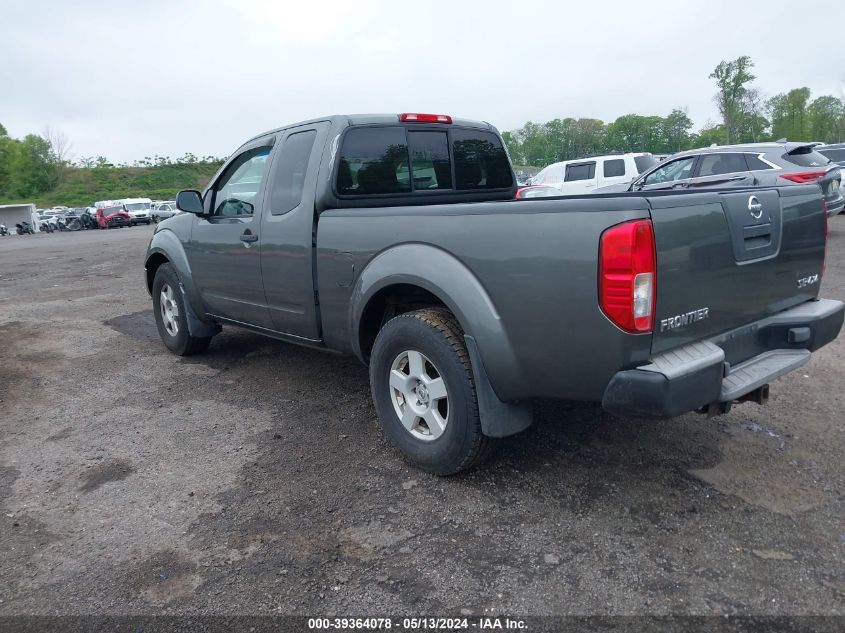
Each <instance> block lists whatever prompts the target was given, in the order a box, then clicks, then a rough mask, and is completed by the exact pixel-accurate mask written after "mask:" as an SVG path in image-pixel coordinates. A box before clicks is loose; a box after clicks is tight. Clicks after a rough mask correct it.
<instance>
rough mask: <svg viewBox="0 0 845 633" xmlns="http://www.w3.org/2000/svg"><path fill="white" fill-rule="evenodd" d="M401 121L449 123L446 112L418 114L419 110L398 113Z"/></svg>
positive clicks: (450, 118)
mask: <svg viewBox="0 0 845 633" xmlns="http://www.w3.org/2000/svg"><path fill="white" fill-rule="evenodd" d="M399 120H400V121H402V122H403V123H451V122H452V117H450V116H449V115H448V114H420V113H419V112H404V113H402V114H400V115H399Z"/></svg>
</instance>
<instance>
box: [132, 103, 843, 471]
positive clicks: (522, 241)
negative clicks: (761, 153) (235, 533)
mask: <svg viewBox="0 0 845 633" xmlns="http://www.w3.org/2000/svg"><path fill="white" fill-rule="evenodd" d="M515 191H516V179H515V178H514V174H513V170H512V168H511V165H510V162H509V160H508V156H507V153H506V151H505V148H504V147H503V144H502V140H501V137H500V136H499V134H498V132H497V131H496V129H495V128H493V127H492V126H490V125H489V124H487V123H481V122H474V121H467V120H462V119H452V118H451V117H449V116H446V115H423V114H401V115H355V116H332V117H326V118H322V119H315V120H313V121H307V122H304V123H297V124H294V125H290V126H287V127H283V128H280V129H277V130H273V131H272V132H268V133H266V134H262V135H260V136H257V137H255V138H253V139H251V140H250V141H248V142H247V143H245V144H244V145H243V146H241V147H240V148H239V149H238V150H237V151H236V152H234V153H233V154H232V156H231V158H229V159H228V161H227V162H226V163H225V164H224V165H223V167H222V168H221V169H220V171H219V172H218V173H217V174H216V175H215V177H214V178H213V179H212V180H211V182H210V184H209V186H208V187H207V189H206V190H205V191H204V192H203V193H200V192H198V191H183V192H181V193H180V194H179V196H178V200H177V205H178V208H179V209H180V210H181V211H184V212H185V213H183V214H181V215H177V216H174V217H172V218H170V219H168V220H165V221H163V222H161V223H160V224H158V225H157V227H156V229H155V233H154V235H153V237H152V240H151V241H150V245H149V248H148V251H147V254H146V260H145V269H146V285H147V288H148V290H149V291H150V293H151V295H152V302H153V310H154V314H155V319H156V323H157V325H158V330H159V333H160V334H161V338H162V340H163V341H164V344H165V345H166V346H167V347H168V348H169V349H170V350H171V351H173V352H174V353H176V354H182V355H187V354H193V353H197V352H201V351H203V350H205V349H206V348H207V347H208V345H209V342H210V341H211V338H212V337H213V336H214V335H215V334H217V333H218V332H219V331H220V329H221V325H222V324H230V325H236V326H240V327H244V328H247V329H249V330H252V331H254V332H258V333H260V334H265V335H267V336H270V337H273V338H277V339H281V340H284V341H290V342H293V343H298V344H302V345H308V346H312V347H315V348H323V349H329V350H335V351H339V352H343V353H349V354H355V355H356V356H357V357H358V358H359V359H361V361H362V362H364V363H366V364H367V365H369V371H370V383H371V389H372V396H373V400H374V403H375V407H376V410H377V411H378V414H379V417H380V418H381V421H382V424H383V426H384V430H385V432H386V434H387V435H388V436H389V437H390V439H391V440H392V441H393V442H394V443H395V445H396V446H397V447H398V448H399V449H400V450H401V451H402V452H403V453H404V455H405V456H406V457H407V458H408V459H409V460H410V461H411V462H413V463H414V464H416V465H417V466H419V467H421V468H423V469H425V470H428V471H430V472H433V473H437V474H441V475H446V474H451V473H456V472H458V471H461V470H463V469H466V468H468V467H470V466H472V465H473V464H475V463H477V462H478V461H479V460H481V459H482V458H483V457H484V456H485V455H487V454H488V453H489V452H490V450H491V448H492V446H493V445H494V443H495V441H496V438H500V437H504V436H507V435H510V434H513V433H517V432H519V431H521V430H523V429H525V428H526V427H527V426H528V425H529V424H531V421H532V407H531V400H532V399H535V398H565V399H574V400H586V401H596V402H601V403H602V405H603V406H604V408H605V409H606V410H608V411H611V412H614V413H618V414H622V415H635V416H645V417H650V418H663V417H672V416H676V415H679V414H682V413H685V412H688V411H700V412H702V413H709V414H717V413H724V412H726V411H727V410H728V409H729V408H730V406H731V405H732V404H733V403H736V402H740V401H744V400H753V401H756V402H758V403H763V402H764V401H765V400H766V397H767V395H768V383H769V382H770V381H772V380H774V379H775V378H777V377H778V376H781V375H783V374H785V373H787V372H789V371H792V370H794V369H796V368H797V367H800V366H801V365H803V364H804V363H806V362H807V360H808V359H809V358H810V354H811V352H813V351H814V350H816V349H818V348H819V347H821V346H823V345H825V344H826V343H829V342H830V341H831V340H833V339H834V338H835V337H836V336H837V335H838V333H839V330H840V328H841V327H842V321H843V314H845V310H843V304H842V303H841V302H839V301H832V300H825V299H819V297H818V294H819V285H820V280H821V276H822V274H823V271H824V260H825V248H826V233H827V216H826V214H825V211H824V205H823V202H822V195H821V190H820V189H819V187H818V185H816V184H810V185H799V186H789V187H772V188H763V189H761V188H756V189H753V190H748V189H720V190H718V191H715V190H714V191H701V190H698V191H683V192H675V191H668V192H632V193H621V194H607V195H592V196H584V197H558V198H538V199H529V200H514V199H513V198H514V193H515ZM279 371H283V367H282V366H281V365H280V367H279Z"/></svg>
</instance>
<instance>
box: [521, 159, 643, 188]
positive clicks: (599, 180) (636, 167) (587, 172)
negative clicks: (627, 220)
mask: <svg viewBox="0 0 845 633" xmlns="http://www.w3.org/2000/svg"><path fill="white" fill-rule="evenodd" d="M656 164H657V161H656V160H655V158H654V156H652V155H651V154H649V153H645V152H641V153H637V154H613V155H610V156H596V157H594V158H582V159H579V160H565V161H563V162H560V163H554V164H552V165H549V166H548V167H545V168H544V169H543V170H542V171H541V172H540V173H539V174H537V175H536V176H534V177H533V178H532V179H531V184H532V185H546V186H549V187H557V188H558V189H560V190H561V193H562V194H563V195H565V196H570V195H571V196H575V195H580V194H584V193H592V192H593V191H595V190H596V189H597V188H598V187H606V186H608V185H618V184H623V183H628V182H631V181H632V180H633V179H634V178H636V177H637V176H638V175H639V174H641V173H642V172H644V171H645V170H646V169H649V168H651V167H653V166H654V165H656Z"/></svg>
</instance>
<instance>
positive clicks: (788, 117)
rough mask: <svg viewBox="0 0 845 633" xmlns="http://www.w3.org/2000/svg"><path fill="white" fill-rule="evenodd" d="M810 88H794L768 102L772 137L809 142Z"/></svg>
mask: <svg viewBox="0 0 845 633" xmlns="http://www.w3.org/2000/svg"><path fill="white" fill-rule="evenodd" d="M809 101H810V89H809V88H794V89H792V90H790V91H789V92H787V93H786V94H784V93H781V94H778V95H775V96H774V97H772V98H771V99H769V101H768V102H767V104H768V107H769V112H770V116H771V119H772V137H774V138H776V139H779V138H785V139H788V140H790V141H805V140H809V135H810V126H809V117H808V116H807V103H808V102H809Z"/></svg>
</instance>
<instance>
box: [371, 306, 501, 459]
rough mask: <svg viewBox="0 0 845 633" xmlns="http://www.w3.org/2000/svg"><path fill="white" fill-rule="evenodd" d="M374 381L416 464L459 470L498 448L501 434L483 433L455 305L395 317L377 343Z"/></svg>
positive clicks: (384, 416) (386, 423)
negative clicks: (451, 310) (449, 308)
mask: <svg viewBox="0 0 845 633" xmlns="http://www.w3.org/2000/svg"><path fill="white" fill-rule="evenodd" d="M370 386H371V389H372V394H373V401H374V402H375V405H376V409H377V411H378V414H379V417H380V418H381V422H382V425H383V427H384V430H385V433H387V435H388V437H389V438H390V439H391V441H392V442H393V443H394V444H395V445H396V446H397V447H398V448H399V449H400V450H401V451H402V453H403V454H404V455H405V457H406V458H407V459H408V460H409V461H410V462H411V463H413V464H414V465H415V466H418V467H419V468H422V469H423V470H427V471H428V472H431V473H434V474H437V475H452V474H455V473H458V472H460V471H462V470H466V469H468V468H471V467H473V466H475V465H476V464H477V463H479V462H480V461H482V460H483V459H484V458H485V457H486V456H487V455H488V454H489V453H490V452H491V451H492V449H493V447H494V442H495V441H494V439H493V438H490V437H487V436H485V435H484V434H483V433H482V432H481V420H480V418H479V415H478V401H477V399H476V393H475V384H474V382H473V377H472V368H471V367H470V362H469V355H468V354H467V349H466V345H465V344H464V339H463V332H462V331H461V328H460V326H459V325H458V323H457V321H456V320H455V318H454V317H453V316H452V314H451V313H449V312H448V311H447V310H444V309H441V308H427V309H423V310H416V311H414V312H407V313H405V314H401V315H399V316H397V317H395V318H394V319H391V320H390V321H389V322H388V323H387V324H386V325H385V326H384V327H383V328H382V329H381V331H380V332H379V334H378V336H377V337H376V341H375V345H374V346H373V351H372V354H371V358H370Z"/></svg>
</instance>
